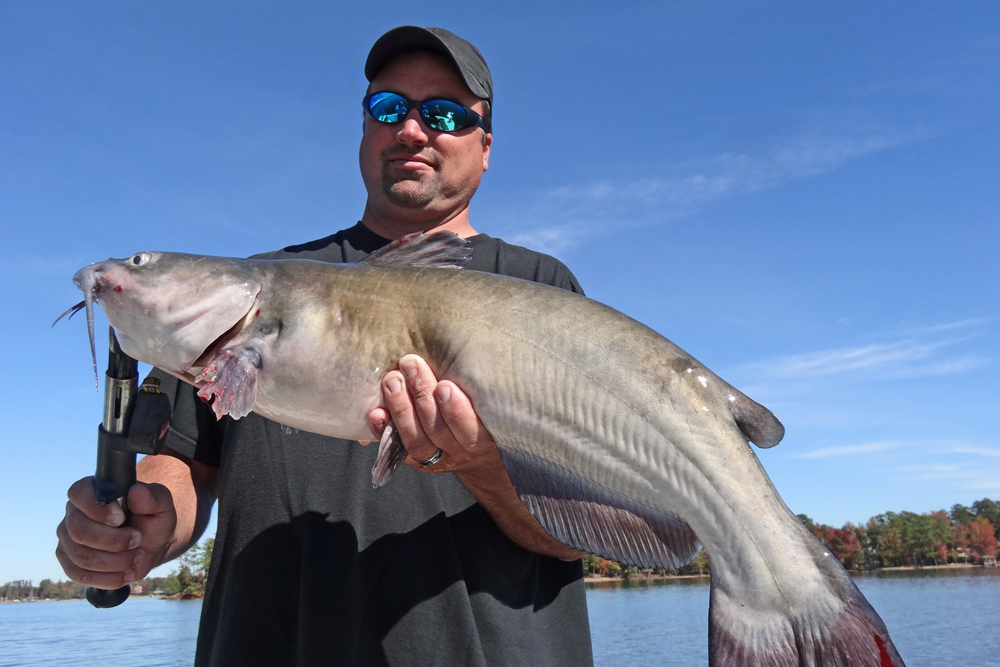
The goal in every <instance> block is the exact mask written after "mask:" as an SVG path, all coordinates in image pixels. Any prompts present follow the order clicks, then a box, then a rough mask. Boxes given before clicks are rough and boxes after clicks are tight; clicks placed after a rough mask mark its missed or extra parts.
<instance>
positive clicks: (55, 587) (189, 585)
mask: <svg viewBox="0 0 1000 667" xmlns="http://www.w3.org/2000/svg"><path fill="white" fill-rule="evenodd" d="M214 546H215V538H211V537H210V538H208V539H206V540H204V541H202V542H201V543H200V544H197V545H195V546H193V547H191V548H190V549H189V550H188V551H187V553H185V554H184V555H183V556H182V557H181V559H180V561H178V567H177V569H175V570H174V571H173V572H171V573H170V574H169V575H167V576H166V577H147V578H145V579H143V580H141V581H137V582H135V583H133V584H132V594H133V595H151V594H154V593H156V594H162V595H164V596H166V597H176V598H184V599H187V598H200V597H203V596H204V595H205V577H206V575H207V574H208V565H209V563H211V562H212V549H213V547H214ZM86 590H87V587H86V586H84V585H83V584H78V583H76V582H75V581H62V580H61V579H60V580H59V581H53V580H51V579H42V580H41V581H40V582H39V583H38V585H37V586H35V585H34V584H33V582H32V581H31V580H19V581H8V582H7V583H6V584H3V585H2V586H0V602H14V601H18V600H22V601H25V600H82V599H84V598H85V597H86Z"/></svg>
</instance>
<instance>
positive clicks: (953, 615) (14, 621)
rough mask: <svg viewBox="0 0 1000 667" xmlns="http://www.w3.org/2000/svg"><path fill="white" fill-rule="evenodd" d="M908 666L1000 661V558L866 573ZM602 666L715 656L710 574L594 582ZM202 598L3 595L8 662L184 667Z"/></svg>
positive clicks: (0, 638)
mask: <svg viewBox="0 0 1000 667" xmlns="http://www.w3.org/2000/svg"><path fill="white" fill-rule="evenodd" d="M856 581H857V582H858V586H859V587H860V588H861V590H862V591H864V594H865V596H866V597H867V598H868V600H869V601H870V602H871V603H872V605H873V606H874V607H875V609H877V610H878V612H879V614H880V615H881V616H882V618H883V620H885V622H886V625H887V626H888V627H889V631H890V632H891V633H892V638H893V641H894V642H895V643H896V647H897V648H898V649H899V652H900V655H902V656H903V659H904V660H906V664H907V665H908V667H936V666H938V665H962V666H963V667H977V666H984V667H985V666H989V665H997V664H1000V633H998V632H997V631H996V622H997V619H998V618H1000V568H974V569H965V570H933V571H932V570H924V571H921V572H888V573H881V574H878V575H869V576H860V577H858V578H857V579H856ZM587 602H588V604H589V607H590V625H591V633H592V636H593V642H594V657H595V663H596V664H597V666H598V667H646V666H649V667H653V666H656V667H665V666H677V667H682V666H683V667H688V666H690V665H705V664H706V663H707V661H708V639H707V638H708V580H707V579H675V580H666V581H657V582H649V583H646V582H641V583H634V584H632V585H622V584H620V583H615V584H612V585H607V586H601V587H594V588H591V589H589V590H588V592H587ZM200 610H201V602H200V601H192V602H175V601H164V600H153V599H148V598H147V599H133V600H129V601H128V602H126V603H125V604H123V605H122V606H120V607H117V608H115V609H106V610H96V609H94V608H92V607H91V606H90V605H89V604H87V603H86V602H83V601H73V602H45V603H31V604H5V605H0V666H2V667H15V666H16V667H29V666H30V667H72V666H74V665H87V666H90V665H115V666H116V667H184V666H186V665H190V664H191V661H192V659H193V657H194V642H195V636H196V634H197V631H198V614H199V612H200Z"/></svg>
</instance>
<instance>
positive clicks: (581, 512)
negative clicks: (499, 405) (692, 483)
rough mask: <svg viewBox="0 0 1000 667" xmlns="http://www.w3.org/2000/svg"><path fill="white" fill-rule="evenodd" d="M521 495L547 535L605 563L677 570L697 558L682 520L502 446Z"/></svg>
mask: <svg viewBox="0 0 1000 667" xmlns="http://www.w3.org/2000/svg"><path fill="white" fill-rule="evenodd" d="M500 456H501V458H502V459H503V464H504V467H505V468H506V469H507V474H508V476H509V477H510V481H511V483H513V485H514V488H515V489H516V490H517V495H518V497H519V498H520V499H521V502H523V503H524V504H525V505H526V506H527V507H528V510H529V511H530V512H531V514H532V515H533V516H534V517H535V518H536V519H538V522H539V523H540V524H542V528H544V529H545V532H547V533H548V534H549V535H551V536H552V537H554V538H555V539H557V540H559V541H560V542H562V543H563V544H565V545H567V546H570V547H573V548H574V549H579V550H580V551H586V552H588V553H592V554H594V555H597V556H601V557H603V558H608V559H610V560H613V561H616V562H619V563H625V564H628V565H636V566H638V567H661V568H664V569H670V570H672V569H677V568H679V567H681V566H682V565H685V564H686V563H689V562H690V561H691V559H693V558H694V557H695V556H696V555H698V549H699V545H698V541H697V538H695V535H694V532H693V531H692V530H691V528H690V527H689V526H688V525H687V523H686V522H685V521H684V520H683V519H681V518H680V517H678V516H675V515H673V514H668V513H665V512H661V511H658V510H653V509H651V508H648V507H644V506H642V505H640V504H638V503H636V502H635V501H633V500H630V499H628V498H626V497H625V496H623V495H621V494H619V493H615V492H612V491H609V490H607V489H604V488H601V487H600V486H598V485H597V484H594V483H593V482H591V481H589V480H587V479H584V478H582V477H579V476H577V475H574V474H573V473H570V472H569V471H567V470H565V469H563V468H559V467H557V466H554V465H552V464H551V463H548V462H546V461H543V460H541V459H538V458H536V457H533V456H530V455H528V454H524V453H521V452H516V451H514V450H511V449H508V448H506V447H503V446H500Z"/></svg>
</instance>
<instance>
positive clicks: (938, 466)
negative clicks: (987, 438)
mask: <svg viewBox="0 0 1000 667" xmlns="http://www.w3.org/2000/svg"><path fill="white" fill-rule="evenodd" d="M900 470H901V472H902V473H903V474H904V475H905V476H906V477H907V478H909V479H910V480H912V481H916V482H954V483H955V484H956V486H958V488H961V489H968V490H976V491H982V490H987V489H1000V471H998V470H991V469H986V468H983V467H981V466H977V467H970V466H969V464H965V463H931V464H922V465H910V466H903V467H902V468H901V469H900Z"/></svg>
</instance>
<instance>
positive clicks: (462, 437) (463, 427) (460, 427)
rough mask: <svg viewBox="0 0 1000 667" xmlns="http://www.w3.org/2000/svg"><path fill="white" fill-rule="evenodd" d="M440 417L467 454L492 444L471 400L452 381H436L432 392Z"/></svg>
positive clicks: (480, 450) (475, 452) (479, 450)
mask: <svg viewBox="0 0 1000 667" xmlns="http://www.w3.org/2000/svg"><path fill="white" fill-rule="evenodd" d="M434 394H435V398H436V399H437V405H438V408H439V410H440V412H441V417H442V418H443V419H444V421H445V423H446V424H447V425H448V429H449V430H450V431H451V434H452V437H454V439H455V442H456V443H458V445H459V446H460V447H461V448H462V449H464V450H465V451H466V452H468V453H469V454H478V453H480V452H482V451H483V450H484V449H486V447H488V446H490V445H492V444H493V438H492V437H490V434H489V432H488V431H487V430H486V427H485V426H483V423H482V422H481V421H479V417H478V416H477V415H476V410H475V408H473V407H472V401H470V400H469V397H468V396H467V395H466V394H465V392H464V391H462V390H461V389H459V388H458V387H457V386H456V385H455V384H454V383H453V382H449V381H447V380H446V381H444V382H440V383H438V386H437V388H436V390H435V392H434Z"/></svg>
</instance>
